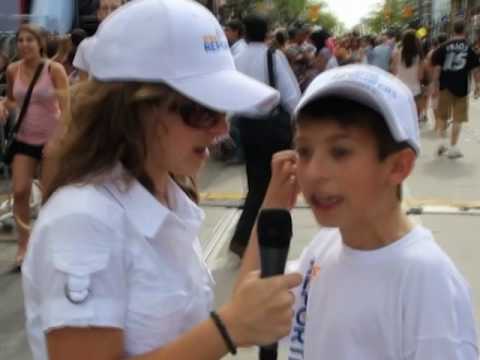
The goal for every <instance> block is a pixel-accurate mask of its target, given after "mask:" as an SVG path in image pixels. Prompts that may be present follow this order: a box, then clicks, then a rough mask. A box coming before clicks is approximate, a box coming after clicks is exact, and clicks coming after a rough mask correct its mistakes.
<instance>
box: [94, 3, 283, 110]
mask: <svg viewBox="0 0 480 360" xmlns="http://www.w3.org/2000/svg"><path fill="white" fill-rule="evenodd" d="M94 37H95V41H93V44H92V48H91V49H90V51H89V52H88V55H87V56H88V59H87V60H88V63H89V66H90V75H91V76H92V77H93V78H95V79H97V80H99V81H140V82H150V83H155V82H158V83H165V84H167V85H168V86H170V87H172V88H173V89H175V90H176V91H178V92H179V93H181V94H182V95H185V96H187V97H189V98H191V99H192V100H194V101H196V102H198V103H200V104H202V105H205V106H207V107H209V108H211V109H214V110H218V111H222V112H241V111H245V110H251V109H255V108H258V109H267V110H268V109H270V108H273V107H274V106H275V105H276V104H277V103H278V101H279V99H280V95H279V93H278V92H277V91H276V90H274V89H272V88H271V87H269V86H267V85H265V84H263V83H261V82H259V81H256V80H254V79H252V78H250V77H248V76H246V75H244V74H242V73H240V72H238V71H237V70H236V68H235V64H234V62H233V58H232V55H231V53H230V49H229V46H228V41H227V38H226V36H225V34H224V32H223V29H222V27H221V26H220V24H219V23H218V21H217V19H215V17H214V16H213V15H212V13H210V11H208V10H207V9H206V8H205V7H204V6H202V5H200V4H198V3H197V2H195V1H193V0H135V1H132V2H130V3H128V4H126V5H124V6H122V7H120V8H119V9H117V10H116V11H115V12H113V13H112V14H111V15H110V16H109V17H108V18H107V19H105V20H104V21H103V22H102V24H101V25H100V27H99V29H98V31H97V33H96V34H95V36H94Z"/></svg>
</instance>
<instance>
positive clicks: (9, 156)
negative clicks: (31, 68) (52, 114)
mask: <svg viewBox="0 0 480 360" xmlns="http://www.w3.org/2000/svg"><path fill="white" fill-rule="evenodd" d="M44 65H45V64H44V63H43V61H42V62H41V63H40V64H38V66H37V70H35V74H34V75H33V78H32V81H31V82H30V85H29V86H28V90H27V93H26V94H25V99H24V100H23V104H22V108H21V109H20V114H19V115H18V118H17V122H16V123H15V125H13V126H12V127H11V129H10V131H9V133H8V136H7V138H6V141H5V147H4V150H3V162H4V163H5V164H8V165H10V164H11V163H12V160H13V156H14V155H15V154H14V153H13V150H14V149H13V144H14V142H15V139H16V137H17V133H18V130H20V126H21V125H22V122H23V119H24V117H25V114H26V112H27V109H28V104H29V103H30V98H31V97H32V92H33V88H34V87H35V84H36V83H37V80H38V78H39V77H40V74H41V72H42V70H43V66H44Z"/></svg>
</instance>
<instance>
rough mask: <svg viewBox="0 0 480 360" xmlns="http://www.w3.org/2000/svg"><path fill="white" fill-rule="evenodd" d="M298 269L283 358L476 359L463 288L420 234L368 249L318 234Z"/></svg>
mask: <svg viewBox="0 0 480 360" xmlns="http://www.w3.org/2000/svg"><path fill="white" fill-rule="evenodd" d="M298 265H299V270H300V271H301V273H302V274H304V275H305V279H304V283H303V284H302V286H300V287H299V288H297V289H296V305H295V319H294V325H293V328H292V332H291V334H290V343H289V349H290V357H289V360H301V359H302V360H320V359H328V360H330V359H335V360H367V359H368V360H427V359H428V360H477V359H478V355H479V354H478V346H477V335H476V330H475V321H474V315H473V310H472V303H471V297H470V292H469V287H468V284H467V283H466V281H465V280H464V278H463V277H462V275H461V274H460V273H459V272H458V270H457V269H456V268H455V265H454V264H453V263H452V261H451V260H450V259H449V258H448V256H447V255H446V254H445V253H444V252H443V251H442V250H441V249H440V247H439V246H438V245H437V244H436V243H435V241H434V239H433V236H432V234H431V232H430V231H428V230H427V229H425V228H423V227H421V226H417V227H416V228H414V229H413V230H412V231H411V232H410V233H409V234H407V235H406V236H405V237H403V238H402V239H400V240H398V241H396V242H395V243H393V244H391V245H389V246H386V247H384V248H381V249H378V250H374V251H359V250H354V249H352V248H349V247H347V246H346V245H345V244H343V242H342V239H341V235H340V232H339V231H338V230H337V229H324V230H321V231H320V233H319V234H318V236H317V237H316V238H315V239H314V240H313V242H312V243H311V244H310V245H309V246H308V247H307V248H306V249H305V251H304V253H303V255H302V257H301V259H300V262H299V264H298ZM297 271H298V269H297Z"/></svg>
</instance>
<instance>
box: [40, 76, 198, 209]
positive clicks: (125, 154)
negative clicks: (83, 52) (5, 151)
mask: <svg viewBox="0 0 480 360" xmlns="http://www.w3.org/2000/svg"><path fill="white" fill-rule="evenodd" d="M73 93H74V96H73V97H72V99H73V101H72V121H71V122H70V123H69V124H68V126H67V129H66V132H65V134H64V135H63V136H62V138H61V140H59V141H58V144H57V145H56V146H55V150H54V151H53V152H52V153H51V154H50V158H51V159H52V161H54V162H55V163H56V166H55V168H56V170H55V173H54V174H53V176H52V177H51V179H50V181H49V182H48V184H46V188H45V193H44V201H47V200H48V199H49V198H50V196H51V195H52V194H53V193H54V192H55V191H56V190H57V189H58V188H60V187H62V186H66V185H71V184H90V183H96V182H99V181H101V180H102V176H103V175H106V174H108V173H109V172H110V171H112V170H113V169H114V168H115V166H116V165H117V164H119V163H121V164H122V165H123V167H124V168H125V169H126V170H127V177H126V178H125V180H126V181H129V180H130V181H131V180H133V179H137V180H138V181H139V182H140V183H141V184H142V185H143V186H145V188H146V189H147V190H149V191H150V192H151V193H153V192H154V186H153V181H152V179H151V178H150V177H149V176H148V175H147V172H146V169H145V159H146V156H147V141H148V139H147V134H148V133H149V131H151V126H152V121H151V120H150V121H149V118H148V117H146V116H143V115H144V114H146V112H148V111H150V110H152V109H154V108H157V107H159V106H162V107H163V106H167V107H168V106H169V105H171V103H172V102H174V101H175V100H176V99H178V98H180V97H181V96H180V95H179V94H178V93H176V92H175V91H173V90H172V89H170V88H169V87H167V86H165V85H159V84H155V85H154V84H145V83H135V82H131V83H104V82H99V81H96V80H89V81H87V82H84V83H81V84H79V85H77V87H76V88H75V89H74V91H73ZM172 178H173V179H174V180H175V182H176V183H177V184H178V185H179V186H180V187H181V188H182V189H183V190H184V191H185V193H186V194H187V195H188V196H189V197H190V198H191V199H192V200H194V201H195V202H198V194H197V191H196V186H195V181H194V179H191V178H186V177H180V176H175V174H172Z"/></svg>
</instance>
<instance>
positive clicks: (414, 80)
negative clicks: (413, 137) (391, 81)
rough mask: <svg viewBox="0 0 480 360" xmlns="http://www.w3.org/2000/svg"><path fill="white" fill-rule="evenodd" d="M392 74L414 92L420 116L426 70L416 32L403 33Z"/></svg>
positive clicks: (394, 56) (393, 63) (410, 30)
mask: <svg viewBox="0 0 480 360" xmlns="http://www.w3.org/2000/svg"><path fill="white" fill-rule="evenodd" d="M391 72H392V74H394V75H395V76H396V77H398V78H399V79H400V80H401V81H402V82H403V83H404V84H405V85H407V87H408V88H409V89H410V91H411V92H412V94H413V97H414V99H415V105H416V106H417V113H418V115H419V116H420V114H421V110H422V109H421V104H420V102H421V98H422V96H423V95H422V85H421V82H422V80H423V77H424V76H425V69H424V65H423V55H422V49H421V46H420V41H419V40H418V38H417V35H416V33H415V30H413V29H409V30H406V31H405V32H404V33H403V36H402V42H401V45H400V46H399V47H398V48H396V49H395V50H394V52H393V55H392V61H391ZM419 121H422V120H421V119H419Z"/></svg>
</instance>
